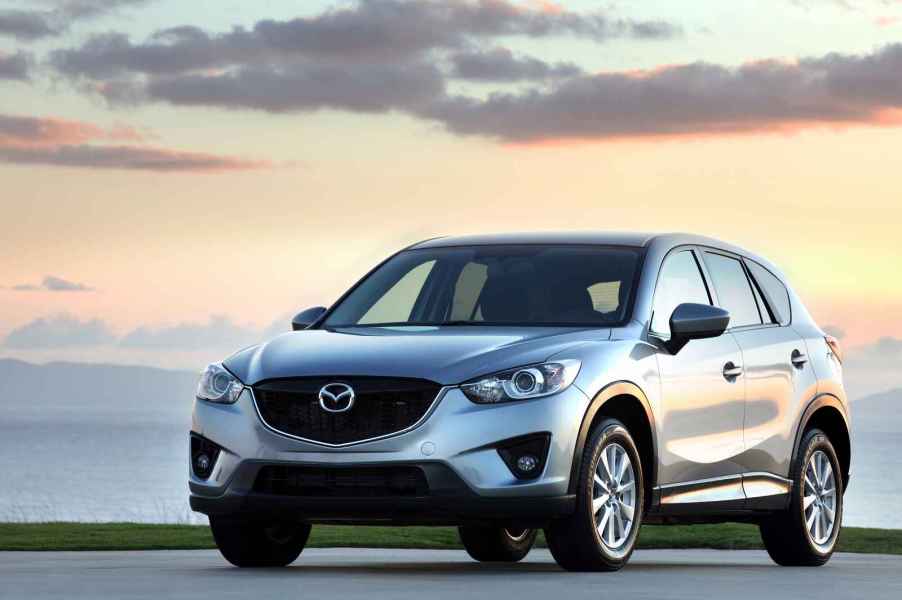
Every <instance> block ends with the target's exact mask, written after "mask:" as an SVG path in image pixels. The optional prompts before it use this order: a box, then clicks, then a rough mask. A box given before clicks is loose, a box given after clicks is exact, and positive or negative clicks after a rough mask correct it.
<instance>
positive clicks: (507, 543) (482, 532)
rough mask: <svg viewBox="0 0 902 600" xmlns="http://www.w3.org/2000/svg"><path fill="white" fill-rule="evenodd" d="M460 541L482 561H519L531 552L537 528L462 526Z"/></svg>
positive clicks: (469, 552)
mask: <svg viewBox="0 0 902 600" xmlns="http://www.w3.org/2000/svg"><path fill="white" fill-rule="evenodd" d="M458 532H459V533H460V541H461V542H462V543H463V545H464V548H465V549H466V550H467V554H469V555H470V556H471V557H472V558H473V559H475V560H478V561H480V562H517V561H520V560H522V559H523V558H524V557H525V556H526V555H527V554H529V551H530V549H532V545H533V544H534V543H535V541H536V533H537V532H536V530H535V529H522V528H520V529H513V528H503V527H460V528H458Z"/></svg>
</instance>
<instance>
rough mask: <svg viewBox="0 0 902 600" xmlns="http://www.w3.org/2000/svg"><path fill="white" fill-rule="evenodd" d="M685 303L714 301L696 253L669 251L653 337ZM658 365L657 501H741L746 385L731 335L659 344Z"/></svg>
mask: <svg viewBox="0 0 902 600" xmlns="http://www.w3.org/2000/svg"><path fill="white" fill-rule="evenodd" d="M684 302H693V303H701V304H711V303H712V296H711V294H710V293H709V290H708V288H707V286H706V284H705V280H704V278H703V276H702V273H701V270H700V267H699V258H698V256H697V254H696V252H695V251H694V250H692V249H689V248H687V249H677V250H675V251H673V252H671V253H670V254H669V255H668V256H667V258H666V259H665V261H664V264H663V266H662V267H661V272H660V275H659V276H658V283H657V286H656V289H655V302H654V314H653V315H652V324H651V334H652V335H653V336H654V337H659V338H661V339H668V338H669V337H670V323H669V319H670V315H671V313H672V312H673V309H674V308H675V307H676V306H677V305H679V304H682V303H684ZM658 368H659V371H660V376H661V411H660V423H659V424H658V428H657V435H658V438H659V439H658V449H659V460H660V465H659V472H658V484H659V486H661V501H662V503H664V504H670V503H692V502H709V501H724V500H739V501H741V500H742V498H743V495H742V485H741V475H740V474H741V473H742V470H743V469H742V466H741V464H740V463H739V456H740V455H741V453H742V451H743V439H742V423H743V417H744V401H745V387H744V383H743V379H742V354H741V352H740V349H739V345H738V343H737V342H736V340H735V338H734V337H733V336H732V335H730V334H729V333H726V334H723V335H721V336H719V337H716V338H711V339H706V340H692V341H690V342H689V343H688V344H687V345H686V346H685V347H684V348H683V349H681V350H680V351H679V352H678V353H677V354H675V355H673V354H670V353H669V352H668V351H667V350H664V349H662V350H660V351H659V353H658ZM710 479H718V480H722V485H718V484H717V483H715V484H714V485H711V484H710V483H711V482H707V481H704V480H710Z"/></svg>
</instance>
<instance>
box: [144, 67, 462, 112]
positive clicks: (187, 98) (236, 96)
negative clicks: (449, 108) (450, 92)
mask: <svg viewBox="0 0 902 600" xmlns="http://www.w3.org/2000/svg"><path fill="white" fill-rule="evenodd" d="M443 90H444V80H443V78H442V76H441V73H440V72H439V71H438V69H436V68H435V67H432V66H428V65H423V64H399V65H362V64H360V65H350V64H349V65H304V66H299V67H297V68H294V69H290V70H279V69H274V68H246V69H240V70H237V71H230V72H228V73H224V74H215V75H201V74H187V75H180V76H175V77H168V78H165V79H158V80H155V81H154V82H152V83H151V84H150V85H149V86H148V87H147V90H146V93H147V95H148V96H149V97H150V98H153V99H155V100H165V101H166V102H169V103H171V104H177V105H195V106H219V107H225V108H251V109H257V110H264V111H268V112H286V111H305V110H316V109H321V108H333V109H342V110H348V111H354V112H385V111H388V110H392V109H408V110H413V109H414V108H416V107H418V106H422V105H425V104H427V103H429V102H430V101H432V99H433V98H434V97H436V96H437V95H440V94H441V93H442V92H443Z"/></svg>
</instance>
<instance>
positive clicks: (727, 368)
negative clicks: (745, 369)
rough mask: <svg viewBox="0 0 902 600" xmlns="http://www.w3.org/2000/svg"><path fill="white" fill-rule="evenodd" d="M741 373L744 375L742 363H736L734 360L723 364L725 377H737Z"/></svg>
mask: <svg viewBox="0 0 902 600" xmlns="http://www.w3.org/2000/svg"><path fill="white" fill-rule="evenodd" d="M740 375H742V366H741V365H734V364H733V361H730V362H728V363H727V364H725V365H724V366H723V376H724V379H727V380H731V379H736V378H737V377H739V376H740Z"/></svg>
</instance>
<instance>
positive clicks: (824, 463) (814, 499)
mask: <svg viewBox="0 0 902 600" xmlns="http://www.w3.org/2000/svg"><path fill="white" fill-rule="evenodd" d="M804 486H805V488H804V492H803V494H802V507H803V509H804V511H805V528H806V529H807V530H808V536H809V537H810V538H811V541H812V542H814V543H815V544H817V545H818V546H824V545H826V544H828V542H829V541H830V537H831V536H832V535H833V528H834V526H835V522H836V477H835V476H834V474H833V465H832V463H831V462H830V458H829V457H828V456H827V455H826V453H824V452H823V451H821V450H817V451H816V452H814V453H813V454H812V455H811V458H810V459H808V465H807V467H806V468H805V482H804Z"/></svg>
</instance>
